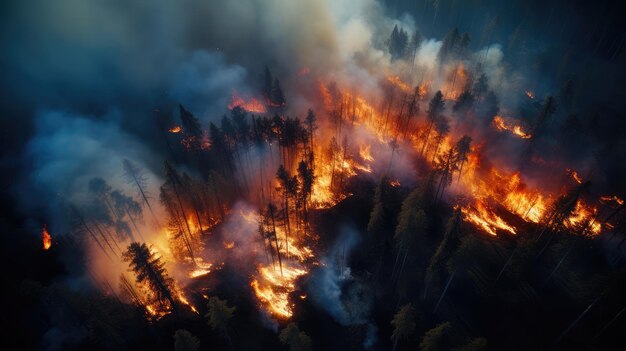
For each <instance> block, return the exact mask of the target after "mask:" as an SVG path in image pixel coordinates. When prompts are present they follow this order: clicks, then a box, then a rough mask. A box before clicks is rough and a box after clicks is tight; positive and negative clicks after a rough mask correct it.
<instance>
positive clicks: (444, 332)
mask: <svg viewBox="0 0 626 351" xmlns="http://www.w3.org/2000/svg"><path fill="white" fill-rule="evenodd" d="M451 329H452V325H451V324H450V322H444V323H441V324H439V325H437V326H436V327H434V328H433V329H430V330H429V331H427V332H426V333H425V334H424V336H423V337H422V341H421V342H420V345H419V350H420V351H443V350H449V349H450V346H451V345H450V336H449V333H450V330H451Z"/></svg>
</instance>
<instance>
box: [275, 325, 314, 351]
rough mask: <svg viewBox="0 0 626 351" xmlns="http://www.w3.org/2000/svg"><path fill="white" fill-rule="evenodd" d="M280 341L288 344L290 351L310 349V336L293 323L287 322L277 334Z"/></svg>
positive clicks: (306, 350) (307, 350)
mask: <svg viewBox="0 0 626 351" xmlns="http://www.w3.org/2000/svg"><path fill="white" fill-rule="evenodd" d="M278 338H279V339H280V342H281V343H283V344H285V345H288V346H289V350H290V351H311V350H312V349H313V347H312V345H311V338H309V336H308V335H306V334H305V333H304V332H303V331H300V329H299V328H298V326H297V325H296V324H295V323H289V324H288V325H287V326H286V327H285V328H284V329H283V330H281V332H280V334H279V335H278Z"/></svg>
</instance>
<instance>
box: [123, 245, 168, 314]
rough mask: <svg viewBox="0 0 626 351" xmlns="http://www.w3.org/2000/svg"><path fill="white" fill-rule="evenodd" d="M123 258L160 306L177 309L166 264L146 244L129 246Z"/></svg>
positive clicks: (138, 280) (138, 281)
mask: <svg viewBox="0 0 626 351" xmlns="http://www.w3.org/2000/svg"><path fill="white" fill-rule="evenodd" d="M122 257H123V259H124V261H125V262H128V264H129V266H130V268H131V269H132V271H133V272H134V273H135V278H136V280H137V283H140V284H145V285H146V286H147V287H149V288H150V291H151V292H152V293H153V294H154V297H155V300H156V302H157V303H158V304H159V305H161V306H164V307H165V306H168V305H169V307H170V308H175V307H176V304H175V302H174V298H173V297H172V286H173V280H172V279H171V278H170V277H169V276H168V274H167V271H166V270H165V263H164V262H162V261H161V258H160V257H158V256H157V255H156V254H155V253H153V252H151V251H150V248H148V246H147V245H146V244H140V243H132V244H130V245H128V248H127V249H126V251H125V252H124V253H123V255H122Z"/></svg>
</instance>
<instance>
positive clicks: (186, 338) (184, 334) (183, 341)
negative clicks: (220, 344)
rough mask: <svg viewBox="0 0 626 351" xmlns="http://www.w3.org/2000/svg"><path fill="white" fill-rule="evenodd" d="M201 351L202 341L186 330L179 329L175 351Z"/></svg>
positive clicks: (175, 339)
mask: <svg viewBox="0 0 626 351" xmlns="http://www.w3.org/2000/svg"><path fill="white" fill-rule="evenodd" d="M199 349H200V340H198V338H196V337H195V336H194V335H193V334H191V333H190V332H188V331H187V330H184V329H178V330H177V331H176V333H174V350H175V351H197V350H199Z"/></svg>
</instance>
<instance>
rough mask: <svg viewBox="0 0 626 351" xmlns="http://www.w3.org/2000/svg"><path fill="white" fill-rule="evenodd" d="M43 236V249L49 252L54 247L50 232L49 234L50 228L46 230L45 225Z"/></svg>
mask: <svg viewBox="0 0 626 351" xmlns="http://www.w3.org/2000/svg"><path fill="white" fill-rule="evenodd" d="M42 234H43V249H44V250H49V249H50V247H51V246H52V236H51V235H50V232H48V228H46V225H45V224H44V225H43V230H42Z"/></svg>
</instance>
